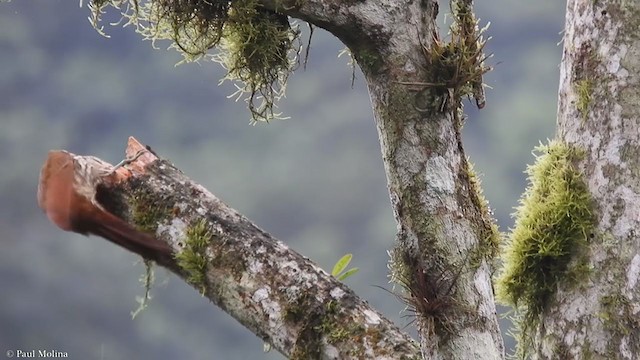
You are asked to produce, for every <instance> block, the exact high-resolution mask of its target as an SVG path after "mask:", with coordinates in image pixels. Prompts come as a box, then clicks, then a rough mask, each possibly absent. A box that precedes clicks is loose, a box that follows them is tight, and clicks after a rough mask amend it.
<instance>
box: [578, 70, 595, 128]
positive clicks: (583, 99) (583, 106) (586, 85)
mask: <svg viewBox="0 0 640 360" xmlns="http://www.w3.org/2000/svg"><path fill="white" fill-rule="evenodd" d="M575 91H576V95H577V96H578V100H577V102H576V109H578V111H579V112H580V114H581V115H582V119H583V120H586V119H587V115H588V114H589V113H588V110H589V106H590V105H591V101H592V99H593V95H592V93H593V80H591V79H582V80H579V81H578V82H576V89H575Z"/></svg>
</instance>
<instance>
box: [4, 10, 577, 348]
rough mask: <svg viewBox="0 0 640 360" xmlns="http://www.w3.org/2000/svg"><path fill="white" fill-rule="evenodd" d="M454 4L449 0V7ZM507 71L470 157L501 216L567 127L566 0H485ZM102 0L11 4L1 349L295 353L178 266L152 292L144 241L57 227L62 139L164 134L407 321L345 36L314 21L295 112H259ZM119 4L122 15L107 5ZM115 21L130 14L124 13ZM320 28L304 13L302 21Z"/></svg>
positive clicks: (253, 215)
mask: <svg viewBox="0 0 640 360" xmlns="http://www.w3.org/2000/svg"><path fill="white" fill-rule="evenodd" d="M441 9H443V10H444V9H447V6H445V5H444V4H441ZM477 10H478V14H479V17H480V18H481V19H482V20H485V21H491V23H492V25H491V27H490V29H489V31H488V34H489V35H491V36H493V40H491V41H490V42H489V45H488V51H489V52H492V53H494V54H495V56H494V58H493V59H491V62H492V64H493V65H494V66H495V71H493V72H491V73H489V74H488V75H487V77H486V79H485V81H486V82H487V83H488V85H490V86H491V87H492V88H493V89H489V90H488V94H487V96H488V103H487V107H486V108H485V109H483V110H482V111H477V110H474V109H473V108H472V106H471V104H470V103H467V106H466V110H467V114H468V115H469V119H468V120H467V122H466V124H465V129H464V131H465V134H464V137H465V144H466V149H467V154H468V156H469V157H470V158H471V160H472V161H473V162H474V163H475V164H476V170H477V171H478V172H479V173H480V174H481V179H482V181H483V187H484V191H485V195H486V196H487V198H488V199H489V201H490V203H491V206H492V208H493V209H494V210H495V215H496V217H497V219H498V220H499V223H500V226H501V229H502V230H503V231H506V230H507V229H508V228H509V226H510V225H511V223H512V221H511V218H510V213H511V212H512V209H513V207H514V206H515V205H516V204H517V199H518V197H519V195H520V193H521V192H522V191H523V189H524V185H525V182H524V175H523V173H522V172H523V170H524V169H525V166H526V164H527V163H531V161H532V156H531V149H532V148H533V147H534V146H535V145H537V144H538V142H539V141H544V140H545V139H546V138H547V137H551V136H553V128H554V124H555V114H556V93H557V87H558V64H559V62H560V56H561V47H560V46H558V45H557V43H558V41H560V39H561V35H560V34H559V32H560V31H561V30H562V28H563V18H564V4H563V3H562V2H550V3H549V4H546V5H544V4H540V5H538V4H536V3H517V4H516V2H513V1H506V0H501V1H492V2H483V3H482V4H479V5H478V8H477ZM88 15H89V12H88V10H87V8H86V6H85V7H84V8H80V7H78V3H77V2H73V1H63V0H48V1H38V2H26V1H13V2H8V3H6V2H3V3H0V125H1V126H2V128H1V131H0V168H1V169H2V171H0V288H1V289H2V291H1V294H2V295H1V296H0V350H4V349H26V350H29V349H49V350H58V351H66V352H68V353H69V356H70V358H73V359H223V360H226V359H263V358H264V359H281V358H282V356H281V355H279V354H277V353H276V352H275V351H272V352H270V353H268V354H263V352H262V342H261V341H260V340H259V339H258V338H256V337H255V336H254V335H253V334H251V333H250V332H249V331H248V330H246V329H244V328H243V327H241V326H240V325H239V324H237V323H236V322H235V321H234V320H233V319H231V318H230V317H229V316H227V315H226V314H225V313H224V312H222V311H220V310H218V309H215V308H214V307H212V306H211V305H210V304H209V303H207V301H206V300H205V299H204V298H202V297H200V296H199V294H198V293H197V292H196V291H193V290H192V289H191V288H190V287H189V286H187V285H186V284H184V283H183V282H182V281H181V280H179V279H177V278H175V277H174V276H172V275H170V274H168V273H167V272H165V271H163V270H157V271H156V275H157V278H158V279H157V281H156V285H155V287H154V289H153V290H152V293H153V295H154V298H153V300H152V302H151V304H150V307H149V308H148V309H146V310H145V311H144V312H143V313H142V314H141V315H140V316H139V317H138V318H136V319H135V320H131V316H130V313H131V311H133V310H134V309H135V308H136V307H137V304H136V301H135V298H136V297H137V296H141V295H142V294H143V287H142V285H141V284H140V283H139V282H138V278H139V277H140V276H141V275H142V274H143V266H142V264H141V262H140V261H139V259H138V258H136V256H134V255H132V254H130V253H128V252H126V251H124V250H122V249H120V248H117V247H115V246H113V245H111V244H110V243H107V242H106V241H104V240H102V239H99V238H95V237H91V238H86V237H82V236H78V235H74V234H70V233H64V232H62V231H59V230H58V229H57V228H55V227H54V226H53V225H51V224H50V223H49V222H48V221H47V219H46V217H45V216H44V215H43V214H42V213H41V212H40V210H39V209H38V208H37V205H36V188H37V181H38V172H39V170H40V166H41V164H42V162H43V161H44V159H45V157H46V153H47V151H48V150H49V149H67V150H70V151H73V152H75V153H78V154H91V155H96V156H99V157H101V158H103V159H105V160H108V161H111V162H112V163H115V162H117V161H119V160H120V159H121V158H122V157H123V149H124V146H125V142H126V139H127V136H129V135H133V136H136V137H137V138H138V139H140V140H141V141H143V142H145V143H147V144H149V145H151V146H152V147H153V148H154V150H156V151H157V152H158V153H159V154H160V155H161V156H162V157H165V158H167V159H169V160H170V161H172V162H173V163H175V164H176V165H177V166H178V167H179V168H180V169H182V170H183V171H184V172H185V173H186V174H188V175H189V176H190V177H191V178H192V179H194V180H195V181H198V182H200V183H201V184H202V185H203V186H205V187H206V188H208V189H209V190H211V191H212V192H213V193H214V194H216V195H217V196H219V197H220V198H221V199H222V200H223V201H225V202H226V203H227V204H229V205H230V206H232V207H234V208H235V209H237V210H238V211H240V212H242V213H243V214H245V215H246V216H248V217H249V218H250V219H251V220H253V221H254V222H255V223H257V224H258V225H259V226H260V227H262V228H263V229H264V230H266V231H267V232H269V233H271V234H273V235H274V236H276V237H277V238H279V239H281V240H282V241H284V242H285V243H287V244H289V245H290V246H291V247H292V248H294V249H296V250H297V251H299V252H301V253H302V254H304V255H305V256H307V257H309V258H311V259H312V260H314V261H315V262H317V263H318V264H320V266H322V267H323V268H325V269H330V268H331V266H332V265H333V263H334V262H335V261H336V260H337V259H338V258H339V257H340V256H341V255H342V254H344V253H347V252H350V253H353V254H354V264H353V265H354V266H358V267H359V268H360V269H361V270H360V272H359V273H358V274H357V275H355V276H354V277H352V278H349V279H348V280H347V281H346V282H347V284H348V285H350V286H351V287H352V288H353V289H354V290H355V291H356V292H357V293H358V294H359V295H361V296H362V297H364V298H365V299H368V301H369V302H370V303H372V304H373V306H374V307H376V308H378V309H380V310H381V311H382V312H383V313H385V314H386V315H387V316H388V317H390V318H392V319H394V320H395V321H396V323H397V324H398V325H399V326H401V327H402V326H404V325H405V324H406V323H407V322H408V320H407V319H403V318H401V315H402V313H401V311H402V309H403V306H402V304H400V303H399V302H398V301H397V300H396V299H395V298H394V297H393V296H391V295H389V294H388V293H386V292H384V291H382V290H380V289H378V288H376V287H374V286H372V285H379V286H387V278H386V273H387V268H386V262H387V253H386V251H387V249H389V248H390V246H391V244H392V242H393V241H394V234H395V224H394V222H393V218H392V212H391V208H390V205H389V199H388V193H387V189H386V181H385V175H384V169H383V166H382V161H381V157H380V147H379V143H378V138H377V133H376V130H375V125H374V123H373V119H372V111H371V108H370V105H369V98H368V94H367V91H366V88H365V85H364V82H363V79H362V75H361V74H359V73H357V74H356V82H355V86H354V87H353V88H351V69H350V67H349V66H348V65H347V59H346V58H344V57H342V58H337V54H338V53H339V52H340V50H341V49H342V48H343V45H341V44H340V43H339V42H338V41H337V40H336V39H335V38H333V37H332V36H331V35H329V34H328V33H326V32H324V31H322V30H317V31H316V32H315V33H314V37H313V41H312V48H311V52H310V58H309V64H308V66H307V70H306V71H302V69H300V70H298V71H297V72H296V73H295V74H294V75H293V76H292V77H291V78H290V83H289V85H288V95H287V98H286V99H285V100H284V101H283V102H282V103H281V104H280V107H279V110H280V111H282V112H283V113H284V115H286V116H288V117H290V118H289V119H288V120H281V121H272V122H271V123H268V124H262V123H261V124H257V125H256V126H250V125H249V117H250V116H249V113H248V111H247V110H246V109H245V104H244V103H242V102H238V103H236V102H233V101H232V100H230V99H227V98H226V97H227V95H229V94H231V93H232V92H233V91H234V88H233V86H232V85H231V84H223V85H222V86H218V80H219V79H220V78H221V77H222V76H223V71H222V69H221V68H220V67H219V66H218V65H217V64H213V63H210V62H201V63H199V64H189V65H181V66H178V67H175V66H174V65H175V63H176V62H178V61H179V60H180V56H179V55H178V54H177V53H175V52H173V51H165V50H164V48H166V46H167V45H168V44H159V45H160V47H161V49H160V50H157V49H153V48H152V46H151V43H149V42H143V41H141V38H140V37H139V36H138V35H137V34H135V33H134V31H132V29H131V28H125V29H122V28H120V27H118V26H115V27H109V26H107V27H106V29H105V30H106V32H107V33H108V34H109V35H110V36H111V38H110V39H106V38H104V37H101V36H100V35H99V34H98V33H96V31H94V30H93V29H92V28H91V26H90V24H89V22H88V21H87V16H88ZM108 18H109V17H108ZM111 18H112V19H115V17H111ZM302 27H303V28H306V26H305V25H302Z"/></svg>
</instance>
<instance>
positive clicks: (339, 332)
mask: <svg viewBox="0 0 640 360" xmlns="http://www.w3.org/2000/svg"><path fill="white" fill-rule="evenodd" d="M141 148H142V147H141V145H140V144H139V143H138V142H137V141H135V139H130V141H129V146H128V148H127V155H128V157H131V156H132V155H134V154H136V153H137V152H138V151H139V150H140V149H141ZM127 167H128V168H129V169H130V170H131V171H132V172H133V176H131V177H129V178H128V179H127V180H126V181H124V182H120V183H118V184H116V185H115V186H112V187H109V188H101V189H100V194H101V195H100V197H99V199H100V200H101V202H102V205H103V206H104V207H105V208H106V209H107V210H109V211H110V212H112V213H114V214H116V215H118V216H120V217H122V218H124V219H128V220H129V221H130V222H131V223H132V224H134V225H135V226H137V227H138V228H139V229H141V230H146V231H150V230H152V231H154V232H155V235H156V237H157V239H159V240H161V241H164V242H166V243H168V244H169V245H170V246H171V247H172V248H173V250H174V253H175V262H173V263H169V264H167V265H166V267H167V268H168V269H170V270H171V271H172V272H174V273H175V274H176V275H178V276H179V277H181V278H182V279H184V280H185V281H186V282H188V283H190V284H191V285H192V286H193V287H194V288H196V289H197V290H198V291H200V292H201V293H202V295H203V296H205V297H207V298H208V299H210V300H211V301H212V302H213V303H214V304H216V305H217V306H219V307H220V308H222V309H223V310H224V311H226V312H227V313H229V314H230V315H231V316H233V317H234V318H235V319H237V320H238V321H239V322H240V323H242V324H243V325H244V326H245V327H247V328H248V329H249V330H251V331H252V332H253V333H255V334H256V335H257V336H259V337H260V338H262V339H263V340H264V341H266V342H268V343H269V344H271V345H272V346H273V347H274V348H275V349H277V350H278V351H280V352H281V353H282V354H283V355H285V356H286V357H288V358H291V359H363V358H375V359H416V358H418V357H419V349H418V347H417V344H416V343H415V342H414V341H413V340H412V339H411V338H410V337H409V336H408V335H407V334H406V333H403V332H401V331H400V330H399V329H398V328H397V327H396V326H395V325H394V324H393V323H392V322H391V321H389V320H387V319H386V318H385V317H384V316H382V315H381V314H380V313H378V312H377V311H376V310H375V309H372V308H371V307H370V306H369V305H368V304H367V303H366V302H365V301H364V300H362V299H360V298H359V297H358V296H357V295H356V294H354V293H353V291H351V290H350V289H349V288H348V287H346V286H345V285H344V284H343V283H341V282H340V281H338V280H336V279H335V278H333V277H332V276H331V275H329V274H327V273H326V272H325V271H324V270H322V269H321V268H319V267H318V266H317V265H316V264H314V263H313V262H311V261H310V260H309V259H307V258H305V257H303V256H302V255H300V254H298V253H296V252H295V251H293V250H291V249H289V248H288V247H287V245H285V244H284V243H282V242H280V241H278V240H277V239H274V238H273V237H272V236H271V235H269V234H267V233H266V232H264V231H262V230H261V229H259V228H258V227H257V226H255V225H254V224H252V223H251V222H250V221H249V220H247V219H246V218H245V217H243V216H242V215H240V214H239V213H237V212H236V211H234V210H233V209H231V208H229V207H228V206H227V205H225V204H224V203H223V202H222V201H220V200H219V199H218V198H216V197H215V196H214V195H213V194H211V193H210V192H209V191H207V190H206V189H204V188H203V187H202V186H200V185H198V184H196V183H194V182H192V181H191V180H190V179H188V178H187V177H186V176H185V175H184V174H183V173H182V172H180V171H179V170H178V169H176V168H175V167H174V166H173V165H172V164H170V163H169V162H167V161H165V160H160V159H158V158H157V157H156V156H155V155H153V154H151V153H148V154H145V155H144V156H142V157H140V158H138V159H137V160H136V161H134V162H133V163H132V164H130V165H128V166H127Z"/></svg>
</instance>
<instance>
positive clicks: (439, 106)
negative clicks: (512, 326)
mask: <svg viewBox="0 0 640 360" xmlns="http://www.w3.org/2000/svg"><path fill="white" fill-rule="evenodd" d="M260 3H261V4H262V5H264V7H265V8H267V9H270V10H277V11H278V12H280V13H283V14H286V15H288V16H291V17H295V18H299V19H302V20H304V21H307V22H309V23H310V24H312V25H315V26H319V27H322V28H324V29H326V30H328V31H329V32H331V33H332V34H334V35H335V36H336V37H338V38H339V39H340V40H341V41H342V42H343V43H344V44H345V45H347V46H348V47H349V49H350V51H351V53H352V55H353V57H354V59H355V60H356V61H357V63H358V65H359V66H360V68H361V69H362V71H363V73H364V74H365V76H366V81H367V85H368V88H369V92H370V94H371V100H372V103H373V109H374V115H375V123H376V126H377V129H378V134H379V138H380V144H381V147H382V157H383V161H384V166H385V170H386V174H387V179H388V187H389V192H390V197H391V204H392V206H393V210H394V211H393V212H394V216H395V219H396V221H397V224H398V235H397V242H396V244H395V246H394V248H393V250H392V251H391V253H392V259H391V271H392V274H391V275H392V278H393V279H394V280H395V281H396V282H397V283H399V284H400V285H402V286H401V287H402V288H404V290H405V293H403V294H402V295H401V296H402V297H403V298H404V299H405V300H406V302H407V304H408V305H409V307H410V309H411V311H413V313H414V314H415V316H416V325H417V327H418V330H419V333H420V342H421V349H422V356H423V358H425V359H499V358H502V357H503V345H502V339H501V336H500V331H499V328H498V322H497V318H496V309H495V304H494V297H493V290H492V285H491V276H492V272H493V266H492V261H493V257H494V255H495V245H496V243H497V241H496V239H497V237H498V235H497V233H496V230H495V226H494V224H493V223H492V220H491V218H490V216H489V211H488V209H487V207H486V204H485V203H484V200H483V199H482V197H481V195H480V193H479V188H478V184H477V181H476V179H475V177H474V175H473V172H472V170H471V169H470V166H469V164H468V163H467V159H466V155H465V153H464V150H463V147H462V138H461V133H460V129H461V127H462V122H463V119H462V115H461V114H462V111H461V105H460V97H461V96H462V95H463V94H469V95H470V90H465V91H462V90H461V89H460V88H462V87H466V88H468V89H470V88H473V96H475V97H476V98H477V102H478V105H479V106H482V105H483V103H484V99H483V95H481V94H480V93H481V92H482V91H481V89H482V87H481V78H478V77H477V76H475V75H477V74H478V72H477V71H478V70H477V69H478V67H477V66H467V65H468V64H467V63H466V61H475V60H477V59H478V58H481V57H482V54H481V51H480V54H478V48H480V50H481V46H478V44H479V42H478V38H477V37H476V35H477V27H476V22H475V19H474V18H473V15H472V12H471V9H470V6H471V3H472V1H471V0H456V1H453V4H452V6H451V8H452V9H453V12H454V15H453V18H454V23H455V26H457V29H458V31H459V35H458V40H459V43H455V42H451V43H447V42H445V41H442V40H440V39H439V36H438V30H437V28H436V26H435V18H436V16H437V13H438V4H437V2H436V1H434V0H402V1H398V0H380V1H359V0H305V1H300V0H278V1H274V0H260ZM436 50H437V51H436ZM464 51H467V53H465V52H464ZM479 63H482V60H480V61H479ZM475 65H478V62H476V64H475ZM468 67H471V68H472V69H471V70H468V69H467V68H468ZM480 68H481V66H480ZM465 71H471V72H472V73H473V72H474V71H475V72H476V73H475V75H472V76H464V75H463V76H462V77H461V78H456V77H458V76H460V74H465ZM449 72H450V73H451V74H450V75H449V76H450V77H452V78H455V79H449V78H446V76H445V77H443V73H449ZM481 72H483V71H481ZM472 80H473V81H472ZM478 94H480V95H478ZM145 172H146V173H147V176H148V177H145V178H144V179H143V180H141V181H140V183H139V184H138V187H139V188H136V189H133V191H140V190H141V189H142V190H144V191H143V194H144V196H145V197H147V196H148V197H150V198H151V199H152V201H151V202H150V206H148V207H147V208H148V209H156V210H155V211H159V210H157V209H158V208H159V209H167V210H164V211H161V213H162V214H161V215H162V216H161V219H162V221H161V224H162V225H161V226H160V227H159V228H158V231H157V233H158V234H159V235H160V236H162V237H163V238H165V239H167V240H168V241H169V242H170V243H171V244H172V245H174V246H175V247H176V249H183V246H184V244H182V245H180V243H179V242H180V241H181V240H179V239H181V238H193V240H194V241H192V243H193V244H192V245H191V247H192V248H193V249H191V250H190V251H191V253H192V254H191V255H189V256H188V257H189V258H191V259H192V260H194V264H195V265H193V264H192V266H189V268H190V269H194V268H195V269H199V268H201V267H202V264H201V261H202V259H201V257H202V256H204V255H206V260H207V267H206V268H207V271H206V273H205V274H204V275H203V274H198V273H197V272H196V273H195V274H194V273H191V274H184V273H182V274H183V275H185V276H187V277H189V278H190V279H191V281H192V282H194V280H198V282H202V281H203V279H204V280H205V284H206V286H205V287H204V288H203V290H204V292H205V294H206V295H207V296H209V297H210V298H212V299H214V302H216V303H217V304H219V305H220V306H221V307H222V308H223V309H225V310H226V311H228V312H230V313H231V314H232V315H233V316H235V317H237V318H238V319H239V320H240V321H241V322H242V323H243V324H244V325H245V326H247V327H248V328H249V329H251V330H253V331H254V332H256V334H258V335H259V336H262V337H264V338H266V339H268V341H269V342H271V343H272V344H273V345H274V346H275V347H276V348H278V349H279V350H281V351H282V352H283V353H284V354H286V355H288V356H292V357H297V358H317V357H319V355H320V353H318V351H321V352H322V354H321V355H322V357H325V358H348V357H354V358H384V357H385V356H386V357H390V358H394V359H399V358H403V357H404V356H411V354H412V352H413V351H414V350H415V349H414V348H413V345H411V343H410V342H409V341H408V339H407V338H406V337H405V336H404V335H400V334H398V333H396V330H395V328H393V327H392V326H391V325H390V324H389V323H388V322H386V320H382V318H381V317H380V316H379V315H378V314H377V313H375V312H373V311H372V310H370V309H368V308H367V307H366V306H365V304H363V303H361V302H360V301H359V300H357V298H356V297H355V296H354V295H353V294H352V293H351V292H350V291H349V290H348V289H346V288H345V287H343V286H342V285H340V284H338V283H336V282H335V281H333V280H332V279H330V278H328V277H327V276H326V274H324V272H322V271H321V270H319V269H317V268H315V267H314V266H313V265H311V264H309V263H308V262H304V261H303V260H304V259H303V258H302V257H300V256H299V255H297V254H295V253H293V252H291V251H289V250H288V249H286V247H284V245H282V244H280V243H278V242H276V241H274V240H273V239H271V238H270V237H269V236H268V235H267V234H265V233H264V232H262V231H261V230H259V229H257V228H255V227H253V225H251V224H250V223H249V222H248V221H246V220H245V219H244V218H242V217H241V216H240V215H238V214H237V213H235V212H233V211H232V210H230V209H228V208H227V207H226V206H224V205H222V204H221V203H220V202H219V201H218V200H216V199H215V198H214V197H213V195H211V194H209V193H208V192H206V191H204V190H203V189H200V188H198V187H197V186H194V185H191V183H190V182H189V181H188V180H187V179H183V178H182V175H181V174H180V173H178V172H175V171H174V170H173V169H172V168H171V167H170V166H169V165H168V164H166V163H162V162H161V163H157V164H155V165H152V166H150V167H148V168H147V169H146V170H145ZM181 181H182V182H183V183H181ZM147 192H149V194H147ZM167 213H168V214H167ZM211 214H217V215H215V216H214V215H211ZM199 221H205V222H206V224H207V226H204V225H203V224H201V223H199ZM149 222H150V223H155V222H156V220H154V219H150V221H149ZM203 237H205V238H209V237H210V238H211V242H212V245H207V246H206V251H204V252H203V250H202V244H201V241H199V240H198V239H200V238H203ZM181 251H183V250H181ZM203 254H204V255H203ZM230 254H232V256H233V258H230ZM276 265H278V266H276ZM178 272H179V273H180V270H179V269H178ZM192 272H193V271H192ZM329 325H330V326H329ZM334 325H336V326H338V330H339V331H338V332H337V334H335V332H331V329H330V328H335V326H334ZM354 326H355V328H354ZM369 329H373V330H369ZM383 332H385V333H387V334H391V336H389V335H382V333H383ZM332 333H333V334H334V335H331V334H332ZM332 336H333V338H332ZM335 337H337V338H338V339H337V340H336V339H335ZM347 339H348V342H349V344H346V342H347V341H346V340H347ZM334 342H335V344H334ZM351 343H355V344H359V345H357V346H359V347H360V348H361V349H363V352H361V351H358V352H355V353H354V352H352V350H350V349H352V348H351V347H349V345H352V344H351ZM319 344H321V345H322V346H318V345H319ZM327 344H328V345H327ZM398 344H401V346H400V347H397V348H395V347H394V346H395V345H398ZM340 346H344V347H340Z"/></svg>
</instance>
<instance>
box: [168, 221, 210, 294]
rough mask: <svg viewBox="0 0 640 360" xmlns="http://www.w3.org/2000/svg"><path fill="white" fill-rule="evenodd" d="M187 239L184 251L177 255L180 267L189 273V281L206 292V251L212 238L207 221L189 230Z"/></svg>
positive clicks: (198, 223) (200, 222) (202, 291)
mask: <svg viewBox="0 0 640 360" xmlns="http://www.w3.org/2000/svg"><path fill="white" fill-rule="evenodd" d="M186 235H187V238H186V239H185V242H184V248H183V249H182V251H180V252H179V253H177V254H176V255H175V257H176V261H177V263H178V266H180V267H181V268H182V269H183V270H184V271H185V272H186V273H187V281H188V282H189V283H191V284H192V285H194V286H197V287H199V288H200V291H201V293H203V294H204V292H205V290H206V286H205V285H206V282H205V277H206V271H207V265H208V260H207V254H206V250H207V247H208V246H209V244H210V242H211V238H212V236H213V235H212V232H211V229H210V228H209V225H208V224H207V222H206V221H205V220H201V221H199V222H197V223H196V224H194V225H191V226H190V227H189V228H188V229H187V233H186Z"/></svg>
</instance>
